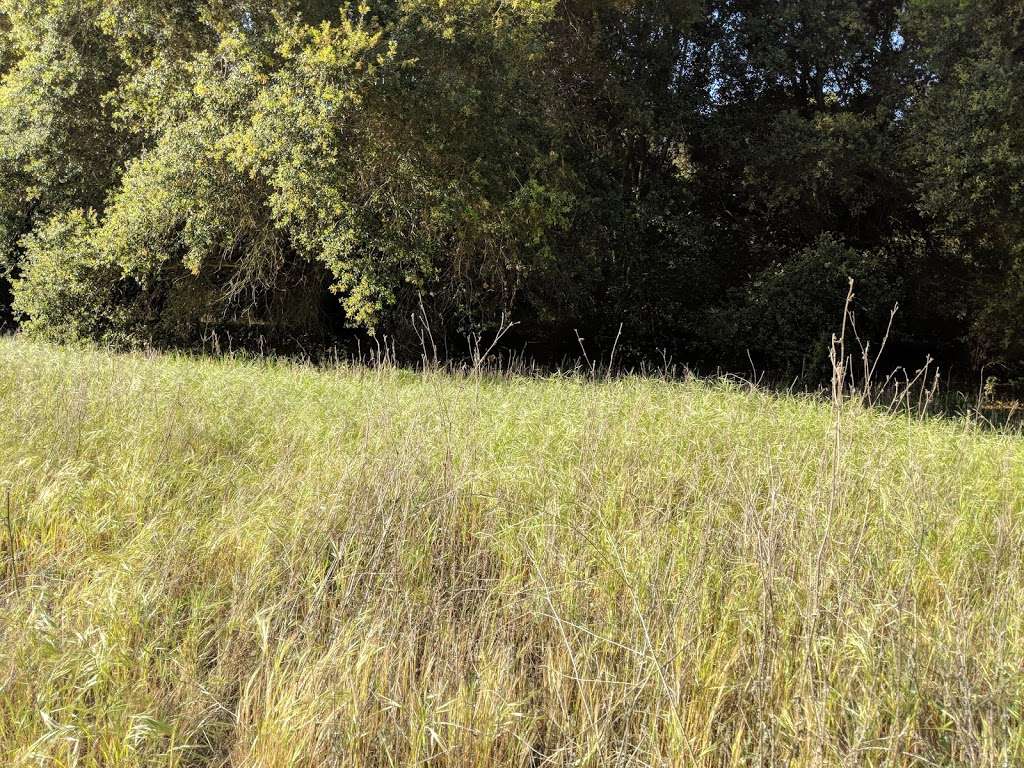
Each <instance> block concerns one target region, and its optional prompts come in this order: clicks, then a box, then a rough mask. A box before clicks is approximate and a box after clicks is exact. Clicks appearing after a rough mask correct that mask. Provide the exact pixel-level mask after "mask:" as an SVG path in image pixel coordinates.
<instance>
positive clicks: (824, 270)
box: [0, 0, 1024, 371]
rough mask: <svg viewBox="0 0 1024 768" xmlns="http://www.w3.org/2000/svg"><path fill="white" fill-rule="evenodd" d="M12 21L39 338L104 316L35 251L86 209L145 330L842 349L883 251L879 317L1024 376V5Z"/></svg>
mask: <svg viewBox="0 0 1024 768" xmlns="http://www.w3.org/2000/svg"><path fill="white" fill-rule="evenodd" d="M0 20H2V24H0V72H2V80H0V260H2V263H3V265H4V267H3V270H2V272H0V274H3V275H7V278H0V302H3V301H4V299H3V290H2V289H3V284H2V283H3V280H5V279H6V280H8V281H10V280H15V281H16V282H17V285H18V286H20V287H19V290H20V291H25V292H28V293H29V294H31V297H32V298H26V299H25V300H19V301H18V302H17V303H18V306H19V307H23V308H24V307H28V306H32V307H33V308H34V309H33V312H34V313H35V314H36V317H34V318H28V319H27V322H26V324H25V327H26V328H28V329H32V330H33V332H37V333H44V332H45V333H49V334H50V335H53V336H59V335H60V333H61V332H60V331H59V330H58V329H60V328H65V327H66V328H70V327H72V325H74V324H73V323H72V324H63V325H62V324H60V323H59V322H58V318H59V314H60V313H59V311H56V309H54V311H50V310H48V309H46V308H45V307H44V306H43V305H42V303H41V302H42V301H43V300H42V298H41V297H43V296H47V295H52V296H56V295H57V294H58V293H59V291H56V290H54V289H52V287H44V286H39V285H36V284H35V281H37V280H39V279H42V278H41V277H40V276H41V275H43V274H45V270H40V269H36V268H33V269H31V270H30V269H28V268H27V263H26V261H25V259H26V252H27V247H28V244H29V243H31V244H32V248H33V249H34V251H33V259H35V260H39V261H45V260H44V259H43V257H42V255H41V253H40V249H42V248H44V247H49V246H48V245H45V244H52V247H55V248H63V247H64V245H63V244H64V243H65V242H68V240H67V239H66V238H60V237H55V236H50V235H49V234H48V235H47V236H39V237H37V236H36V235H37V234H39V235H42V234H43V230H46V229H47V228H49V227H51V222H52V221H67V220H68V219H66V218H61V217H62V216H70V215H71V212H73V211H75V210H83V211H86V210H88V211H95V212H96V213H95V216H94V217H86V219H85V223H84V224H81V226H82V227H84V228H86V229H88V232H87V233H86V232H83V233H82V237H81V241H82V242H83V243H88V245H87V246H86V245H82V246H78V245H76V246H75V247H74V253H71V254H64V255H61V254H53V255H52V259H51V261H52V263H54V264H57V263H78V262H79V261H80V260H81V258H82V256H83V253H82V249H93V250H94V251H95V252H94V253H93V254H91V255H90V256H89V258H90V259H92V260H94V261H96V262H97V263H103V264H108V265H111V268H112V269H113V268H114V267H116V270H115V272H116V274H118V275H119V277H118V278H117V279H118V280H128V281H130V282H131V284H132V285H133V286H135V289H134V290H135V291H137V295H135V294H133V297H132V301H133V302H136V303H137V304H138V305H139V306H144V307H145V308H146V309H145V312H142V313H141V314H139V313H138V312H136V311H135V310H126V313H127V314H126V315H125V317H132V318H134V320H132V323H134V324H133V325H132V327H131V328H129V327H125V328H123V329H122V332H123V334H124V335H125V336H126V337H132V338H137V339H139V340H141V341H146V342H147V343H149V342H156V343H162V344H174V345H181V344H184V345H188V344H191V343H193V342H194V341H195V340H196V339H197V338H199V337H201V336H202V335H203V334H205V333H207V332H208V331H210V330H216V329H217V328H234V329H235V330H236V331H237V330H240V329H243V328H248V329H250V330H252V331H253V332H256V333H258V334H259V335H260V336H264V335H265V336H267V337H268V338H269V339H271V340H273V339H280V338H285V337H289V336H294V335H296V334H301V335H307V334H312V336H318V337H319V338H321V339H322V340H326V341H330V339H331V337H332V336H333V337H335V338H336V334H337V333H338V331H339V329H341V328H342V326H343V325H348V326H350V327H354V328H358V329H362V330H363V331H370V332H377V333H385V334H388V335H390V336H392V337H394V336H396V335H398V336H399V337H401V336H402V335H403V334H405V336H407V337H408V336H409V335H410V331H411V329H410V327H409V321H408V318H409V314H410V312H413V311H415V312H417V313H418V312H420V311H421V308H425V309H426V311H427V313H428V315H429V317H430V320H431V322H432V324H433V326H434V329H435V330H436V331H437V334H438V335H439V336H441V337H443V338H446V339H448V340H452V339H454V338H457V337H459V336H460V335H461V334H464V333H466V332H467V331H478V330H480V329H481V328H487V327H488V326H491V325H493V324H494V323H495V322H496V321H497V320H498V319H499V318H501V317H505V318H512V319H515V320H518V321H520V322H521V325H520V328H519V330H520V331H521V334H520V336H519V337H518V338H517V339H516V342H517V343H519V342H529V343H533V344H535V345H536V343H537V342H541V346H540V347H537V346H535V347H534V348H535V349H537V350H538V351H540V352H541V353H542V354H544V353H545V350H546V353H548V354H550V355H551V356H553V357H558V356H560V355H561V354H562V353H563V352H565V351H567V350H568V351H576V349H577V346H576V342H575V338H576V336H575V333H574V332H573V331H574V330H575V329H579V330H581V332H582V334H583V335H585V336H586V337H587V338H589V339H591V340H592V343H594V344H597V345H598V346H602V347H604V348H606V349H607V348H608V347H609V346H610V344H611V342H612V341H613V339H614V338H615V336H616V334H617V329H618V328H619V326H620V323H621V324H622V327H623V335H624V337H625V339H626V340H627V341H626V343H625V346H624V348H623V349H624V353H625V355H626V357H625V358H623V359H626V358H629V357H632V359H634V360H639V359H642V358H650V357H651V356H653V355H657V356H660V354H659V351H666V352H670V353H672V354H673V355H674V356H676V357H677V359H678V357H679V356H681V357H682V358H683V359H685V360H687V361H688V362H690V363H692V364H696V365H702V364H703V365H711V366H720V365H725V366H727V367H737V368H744V369H745V368H746V367H747V360H746V352H747V350H750V351H751V352H752V354H753V355H754V356H755V357H757V358H758V359H760V360H765V361H771V362H770V364H771V366H772V367H775V366H778V368H779V370H780V371H781V370H784V369H790V368H792V367H793V366H795V365H797V361H801V362H800V364H799V367H800V368H803V369H816V367H817V365H818V364H819V363H820V362H821V354H820V353H821V344H820V343H819V342H818V341H817V340H820V339H821V338H827V336H828V334H829V333H830V331H831V330H833V326H834V318H833V315H834V313H833V312H832V311H831V310H829V311H825V310H824V309H823V308H825V307H833V306H834V305H835V304H836V303H837V302H840V301H841V300H842V296H843V295H845V288H844V287H843V286H845V279H846V277H848V276H850V275H853V276H856V277H859V278H860V282H861V283H862V284H863V291H861V297H862V299H863V301H864V303H865V310H864V311H865V312H871V313H877V314H879V315H881V317H880V318H876V319H878V320H882V321H884V319H885V318H887V317H888V308H887V307H882V304H885V303H887V302H889V301H892V302H893V303H895V301H897V300H898V301H899V302H900V304H901V305H902V306H903V307H904V308H905V309H904V314H903V316H902V317H901V318H900V320H899V322H898V323H897V326H896V328H897V334H896V335H897V337H898V338H897V339H895V341H896V342H898V343H897V344H896V346H897V347H898V346H899V344H903V345H904V347H905V348H906V349H908V350H913V354H914V355H918V353H919V352H920V353H921V355H920V357H921V359H923V351H924V350H925V349H927V350H928V351H931V352H934V353H936V354H941V355H943V356H944V357H945V362H946V363H947V364H956V365H958V366H962V367H964V369H965V370H966V369H967V368H968V367H970V366H977V365H980V364H982V363H984V362H1000V363H1002V364H1004V365H1007V366H1009V367H1011V368H1013V369H1020V370H1022V371H1024V352H1022V351H1021V350H1022V347H1024V343H1022V342H1021V341H1020V340H1021V339H1022V338H1024V325H1021V324H1020V323H1019V322H1018V320H1017V318H1019V317H1021V316H1024V313H1021V312H1019V309H1020V296H1021V293H1020V290H1019V280H1018V279H1017V278H1016V277H1014V276H1016V275H1020V274H1022V270H1024V267H1022V264H1024V252H1022V248H1024V245H1022V244H1024V230H1022V229H1021V222H1022V221H1024V216H1022V215H1021V212H1022V207H1024V181H1022V179H1024V128H1022V127H1021V126H1024V112H1022V109H1024V107H1022V105H1024V94H1022V90H1021V89H1022V85H1021V84H1022V83H1024V53H1022V50H1021V47H1020V42H1019V41H1020V39H1021V38H1022V34H1021V32H1022V24H1024V21H1022V13H1021V10H1020V7H1019V4H1014V3H1006V2H1003V1H1002V0H985V2H980V3H960V2H954V1H953V0H914V1H912V2H902V0H872V2H868V3H865V2H857V1H855V0H842V1H841V2H831V1H830V2H825V0H786V2H781V3H776V2H772V3H765V2H759V1H757V0H710V1H709V2H697V0H676V1H674V2H668V3H666V2H661V1H657V2H656V1H655V0H627V1H626V2H621V1H619V0H616V1H614V2H613V1H612V0H573V1H572V2H561V3H556V2H553V0H520V1H519V2H515V3H505V2H498V1H497V0H454V1H452V0H448V1H447V2H442V1H441V0H385V1H384V2H382V3H381V4H380V5H375V6H368V5H363V4H361V5H352V4H342V3H338V2H331V1H330V0H231V1H230V2H221V1H220V0H190V2H186V3H170V4H169V3H164V2H156V0H50V1H49V2H46V3H29V2H25V1H24V0H6V2H4V3H3V4H2V5H0ZM55 217H57V218H56V219H55ZM833 246H834V247H833ZM836 248H839V249H841V250H843V249H845V250H844V253H845V254H846V255H844V256H841V257H840V256H838V255H837V251H836V250H835V249H836ZM23 271H24V272H25V274H24V275H23V276H21V277H19V275H21V273H22V272H23ZM844 272H846V273H847V274H841V273H844ZM89 274H94V275H95V278H96V279H97V280H107V279H109V275H108V273H107V272H105V271H98V272H90V273H89ZM110 274H114V273H110ZM939 274H941V275H942V276H943V279H942V280H939V279H938V278H937V277H936V276H937V275H939ZM76 279H77V280H84V279H86V278H85V277H84V274H80V275H79V276H78V277H77V278H76ZM837 285H839V286H840V287H839V289H838V291H837V289H836V286H837ZM95 288H96V290H95V291H93V292H90V293H89V295H93V296H97V297H98V296H106V295H107V294H108V293H109V291H108V290H107V289H105V288H104V286H100V285H98V286H96V287H95ZM77 290H78V288H74V289H72V288H70V287H69V291H70V292H71V293H74V292H75V291H77ZM95 309H96V311H97V312H98V313H101V314H102V312H104V311H105V310H103V309H102V307H100V306H99V305H98V306H97V307H96V308H95ZM22 311H24V310H22ZM108 315H109V313H108ZM43 316H46V317H47V318H49V320H45V321H44V320H42V319H40V318H42V317H43ZM27 317H28V316H27ZM110 317H114V316H110ZM117 317H121V316H120V315H117ZM761 318H763V319H764V321H763V322H762V321H761ZM0 322H2V318H0ZM109 322H117V321H116V320H114V319H111V320H109ZM908 354H909V352H908ZM810 358H815V360H814V361H813V362H810ZM804 361H808V362H806V363H805V362H804ZM904 362H907V363H910V364H914V365H916V364H918V363H919V362H920V359H915V360H913V361H911V360H905V361H904Z"/></svg>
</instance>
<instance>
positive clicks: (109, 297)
mask: <svg viewBox="0 0 1024 768" xmlns="http://www.w3.org/2000/svg"><path fill="white" fill-rule="evenodd" d="M95 228H96V216H95V214H93V213H91V212H90V213H83V212H82V211H71V212H70V213H67V214H56V215H54V216H53V217H52V218H51V219H50V220H49V221H47V222H45V224H43V225H41V226H40V227H38V228H37V229H36V230H35V231H33V232H32V233H31V234H29V235H27V236H25V237H24V238H23V239H22V241H21V243H22V247H23V249H24V263H23V265H22V275H21V277H20V279H18V280H16V281H15V283H14V288H15V301H14V308H15V310H16V311H18V312H20V313H22V314H23V315H24V316H25V318H26V319H25V321H24V326H23V327H24V329H25V330H26V331H27V332H29V333H34V334H36V335H38V336H40V337H42V338H48V339H53V340H62V341H81V340H88V339H99V340H102V341H106V342H111V343H116V342H119V341H123V336H124V334H125V333H126V332H128V331H129V330H130V329H131V327H132V325H133V321H134V320H136V319H137V318H134V317H132V315H131V313H130V312H129V311H128V306H127V305H128V302H127V294H128V293H129V292H130V291H131V286H130V285H129V284H127V283H126V280H125V278H124V274H123V273H122V271H121V269H120V268H119V267H118V265H116V264H114V263H112V262H111V261H110V260H109V259H106V258H105V257H103V256H102V255H101V253H100V251H99V250H98V249H97V248H96V247H95V244H94V243H93V233H94V231H95Z"/></svg>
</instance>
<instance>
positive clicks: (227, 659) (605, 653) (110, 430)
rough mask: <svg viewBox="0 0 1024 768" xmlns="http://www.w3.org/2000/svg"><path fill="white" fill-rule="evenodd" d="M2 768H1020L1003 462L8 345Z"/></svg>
mask: <svg viewBox="0 0 1024 768" xmlns="http://www.w3.org/2000/svg"><path fill="white" fill-rule="evenodd" d="M5 490H9V496H10V511H9V514H8V513H7V512H6V510H5V509H4V508H3V507H0V512H2V513H4V520H3V523H2V525H0V542H2V545H3V546H2V549H0V577H2V581H0V764H2V765H4V766H81V767H83V768H84V767H86V766H96V767H99V766H103V767H104V768H106V767H109V766H181V767H185V766H389V765H399V766H426V765H429V766H479V767H480V768H483V767H484V766H523V767H524V768H525V767H527V766H542V765H552V766H754V765H760V766H784V765H786V766H861V765H868V766H875V765H877V766H882V765H885V766H936V765H937V766H957V765H962V766H1009V765H1020V764H1021V763H1022V761H1024V711H1022V710H1024V662H1022V659H1024V566H1022V561H1021V552H1022V550H1024V440H1022V439H1021V438H1020V437H1017V436H1013V435H1009V434H1001V433H998V432H992V431H988V432H986V431H983V430H981V429H979V428H978V427H977V426H974V425H971V424H970V423H968V422H966V421H959V422H958V421H950V420H945V421H944V420H937V419H933V420H921V419H916V418H910V417H908V416H906V415H887V414H883V413H878V412H872V411H868V410H866V409H864V408H862V407H860V406H859V405H856V404H849V405H847V406H845V407H842V408H838V409H834V408H833V407H832V406H830V405H829V404H827V403H821V402H818V401H816V400H813V399H811V398H806V397H785V396H774V395H770V394H767V393H761V392H755V391H750V390H749V389H748V388H745V387H741V386H739V385H735V384H733V385H730V384H727V383H709V382H702V381H697V380H690V381H687V382H677V383H670V382H666V381H659V380H653V379H638V378H625V379H621V380H615V381H605V382H592V381H585V380H582V379H578V378H572V377H562V378H558V377H554V378H547V379H526V378H522V379H517V378H502V379H498V378H472V377H456V376H448V375H442V374H429V373H428V374H413V373H409V372H402V371H394V370H369V369H362V368H356V367H348V368H346V367H341V368H338V369H332V370H316V369H313V368H311V367H304V366H299V365H293V364H284V363H272V362H243V361H237V360H236V361H229V360H219V361H218V360H197V359H191V358H187V357H177V356H155V355H153V356H144V355H135V356H117V355H113V354H110V353H105V352H98V351H82V350H71V349H62V348H57V347H51V346H45V345H38V344H33V343H28V342H26V341H23V340H18V339H0V504H2V503H3V498H2V496H3V493H4V491H5Z"/></svg>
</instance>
